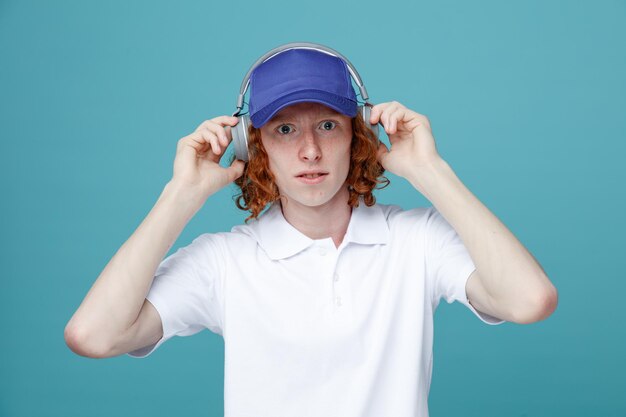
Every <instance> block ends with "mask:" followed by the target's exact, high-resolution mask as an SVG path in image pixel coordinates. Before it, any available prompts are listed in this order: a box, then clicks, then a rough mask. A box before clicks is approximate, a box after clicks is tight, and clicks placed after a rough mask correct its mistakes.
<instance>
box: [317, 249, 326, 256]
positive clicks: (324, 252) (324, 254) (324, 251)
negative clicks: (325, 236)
mask: <svg viewBox="0 0 626 417" xmlns="http://www.w3.org/2000/svg"><path fill="white" fill-rule="evenodd" d="M318 253H319V254H320V255H321V256H326V254H327V253H328V251H327V250H326V248H319V249H318Z"/></svg>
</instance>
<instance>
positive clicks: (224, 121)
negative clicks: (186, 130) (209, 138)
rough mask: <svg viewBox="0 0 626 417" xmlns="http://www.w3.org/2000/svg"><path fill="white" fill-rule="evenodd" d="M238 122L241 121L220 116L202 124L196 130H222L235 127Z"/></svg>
mask: <svg viewBox="0 0 626 417" xmlns="http://www.w3.org/2000/svg"><path fill="white" fill-rule="evenodd" d="M238 121H239V119H238V118H236V117H234V116H218V117H214V118H213V119H210V120H205V121H204V122H202V123H200V125H199V126H198V127H197V128H196V130H200V129H203V128H208V129H213V127H220V128H222V127H223V126H235V125H236V124H237V122H238Z"/></svg>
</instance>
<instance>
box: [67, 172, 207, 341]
mask: <svg viewBox="0 0 626 417" xmlns="http://www.w3.org/2000/svg"><path fill="white" fill-rule="evenodd" d="M201 205H202V202H200V201H197V199H196V198H195V197H194V195H193V193H191V192H189V191H187V190H184V189H183V188H182V187H178V186H176V185H175V184H174V183H172V182H170V183H168V184H167V185H166V186H165V188H164V190H163V192H162V193H161V195H160V197H159V199H158V200H157V202H156V204H155V205H154V207H153V208H152V210H151V211H150V213H149V214H148V215H147V216H146V218H145V219H144V220H143V222H142V223H141V224H140V225H139V227H138V228H137V229H136V230H135V232H134V233H133V234H132V235H131V236H130V238H129V239H128V240H127V241H126V242H125V243H124V244H123V245H122V246H121V247H120V248H119V249H118V251H117V252H116V254H115V255H114V256H113V257H112V258H111V260H110V261H109V263H108V264H107V265H106V267H105V268H104V270H103V271H102V272H101V273H100V276H99V277H98V279H97V280H96V281H95V283H94V284H93V286H92V287H91V289H90V290H89V292H88V293H87V295H86V296H85V299H84V300H83V302H82V303H81V305H80V307H79V308H78V310H77V311H76V312H75V314H74V315H73V317H72V318H71V320H70V321H69V323H68V325H67V327H68V329H70V332H73V333H74V335H75V337H76V338H79V339H81V340H83V341H85V343H87V341H88V343H89V344H90V346H93V347H106V346H109V345H110V344H111V343H112V341H113V340H115V338H116V337H118V336H119V335H120V334H122V333H123V332H124V331H126V330H127V329H128V328H129V327H130V326H131V325H132V324H133V323H134V322H135V320H136V319H137V316H138V314H139V312H140V310H141V307H142V305H143V303H144V300H145V297H146V294H147V293H148V290H149V289H150V286H151V285H152V280H153V278H154V273H155V272H156V269H157V267H158V266H159V264H160V263H161V261H162V260H163V258H164V257H165V255H166V254H167V252H168V251H169V249H170V248H171V247H172V245H173V244H174V242H175V241H176V239H177V238H178V236H179V235H180V233H181V232H182V230H183V229H184V228H185V226H186V225H187V223H188V222H189V220H191V218H192V217H193V216H194V215H195V213H196V212H197V210H198V209H199V208H200V207H201Z"/></svg>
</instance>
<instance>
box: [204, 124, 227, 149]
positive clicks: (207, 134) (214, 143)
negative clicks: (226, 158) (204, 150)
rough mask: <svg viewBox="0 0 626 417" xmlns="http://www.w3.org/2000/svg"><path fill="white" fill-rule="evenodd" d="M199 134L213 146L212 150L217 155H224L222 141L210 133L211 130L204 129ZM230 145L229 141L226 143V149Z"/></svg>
mask: <svg viewBox="0 0 626 417" xmlns="http://www.w3.org/2000/svg"><path fill="white" fill-rule="evenodd" d="M198 133H200V135H202V138H203V139H204V140H206V141H207V142H208V143H209V144H210V145H211V150H212V151H213V153H214V154H215V155H219V154H221V153H222V145H221V144H220V139H219V138H218V136H217V135H216V134H215V133H214V132H212V131H210V130H209V129H202V130H200V131H199V132H198ZM227 145H228V141H226V143H225V145H224V147H226V146H227Z"/></svg>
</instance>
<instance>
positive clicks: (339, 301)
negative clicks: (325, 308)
mask: <svg viewBox="0 0 626 417" xmlns="http://www.w3.org/2000/svg"><path fill="white" fill-rule="evenodd" d="M335 304H337V305H338V306H340V305H341V297H335Z"/></svg>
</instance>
